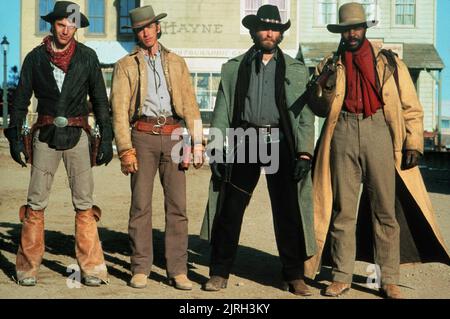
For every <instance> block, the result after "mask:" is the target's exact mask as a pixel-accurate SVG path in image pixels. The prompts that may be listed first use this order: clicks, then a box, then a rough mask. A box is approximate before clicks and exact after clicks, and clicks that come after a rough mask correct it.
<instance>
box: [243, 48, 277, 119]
mask: <svg viewBox="0 0 450 319" xmlns="http://www.w3.org/2000/svg"><path fill="white" fill-rule="evenodd" d="M276 61H277V53H275V54H274V55H273V57H272V59H270V60H269V62H268V63H267V65H264V63H263V62H262V61H261V68H260V72H259V73H258V74H257V73H256V66H255V63H254V61H253V63H252V71H251V74H250V83H249V88H248V92H247V96H246V99H245V110H244V117H243V120H244V121H247V122H250V123H252V124H254V125H258V126H263V125H274V126H277V125H278V124H279V120H280V114H279V112H278V108H277V104H276V98H275V72H276Z"/></svg>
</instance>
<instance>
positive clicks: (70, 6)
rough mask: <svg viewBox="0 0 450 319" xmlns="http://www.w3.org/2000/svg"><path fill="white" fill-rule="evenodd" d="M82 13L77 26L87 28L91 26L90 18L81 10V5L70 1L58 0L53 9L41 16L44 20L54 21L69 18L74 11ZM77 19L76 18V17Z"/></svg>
mask: <svg viewBox="0 0 450 319" xmlns="http://www.w3.org/2000/svg"><path fill="white" fill-rule="evenodd" d="M77 12H79V13H80V20H79V23H77V28H85V27H88V26H89V20H88V18H87V17H86V16H85V15H84V14H82V13H81V12H80V6H79V5H78V4H76V3H73V2H70V1H57V2H55V5H54V7H53V11H52V12H50V13H49V14H47V15H45V16H41V18H42V20H44V21H46V22H48V23H53V22H54V21H55V20H58V19H63V18H69V17H71V16H72V15H73V14H74V13H77ZM75 20H76V19H75Z"/></svg>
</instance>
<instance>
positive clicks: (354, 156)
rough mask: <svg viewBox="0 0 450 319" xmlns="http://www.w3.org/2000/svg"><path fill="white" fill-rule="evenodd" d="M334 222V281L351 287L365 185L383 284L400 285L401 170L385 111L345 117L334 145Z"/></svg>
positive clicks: (332, 250) (340, 123) (344, 113)
mask: <svg viewBox="0 0 450 319" xmlns="http://www.w3.org/2000/svg"><path fill="white" fill-rule="evenodd" d="M330 160H331V176H332V177H331V179H332V188H333V217H332V221H331V228H330V234H331V242H330V243H331V255H332V259H333V271H332V276H333V280H334V281H339V282H344V283H350V282H351V280H352V274H353V269H354V263H355V257H356V243H355V238H356V235H355V233H356V221H357V210H358V201H359V195H360V187H361V183H363V184H364V185H365V187H366V188H367V191H368V195H369V200H370V206H371V209H372V223H373V235H374V248H375V252H374V256H375V263H376V264H377V265H379V266H380V269H381V282H382V283H383V284H397V283H398V280H399V267H400V237H399V236H400V228H399V225H398V223H397V220H396V218H395V164H394V151H393V145H392V140H391V136H390V133H389V128H388V126H387V123H386V121H385V118H384V114H383V111H382V110H379V111H378V112H377V113H376V114H374V115H373V116H370V117H367V118H365V119H363V117H362V115H361V114H352V113H347V112H341V114H340V116H339V120H338V123H337V124H336V128H335V131H334V134H333V138H332V141H331V158H330Z"/></svg>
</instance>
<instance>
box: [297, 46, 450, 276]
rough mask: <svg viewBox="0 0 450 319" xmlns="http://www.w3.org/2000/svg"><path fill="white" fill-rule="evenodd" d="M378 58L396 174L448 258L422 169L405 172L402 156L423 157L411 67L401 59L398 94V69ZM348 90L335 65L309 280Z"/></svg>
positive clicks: (320, 244)
mask: <svg viewBox="0 0 450 319" xmlns="http://www.w3.org/2000/svg"><path fill="white" fill-rule="evenodd" d="M374 52H375V56H376V57H377V58H376V60H377V63H376V65H377V72H378V76H379V78H380V82H381V86H382V88H381V93H382V95H383V101H384V103H385V106H384V114H385V117H386V122H387V124H388V126H389V129H390V133H391V137H392V141H393V145H394V149H393V152H394V158H395V167H396V170H397V174H398V175H399V176H400V178H401V179H402V180H403V182H404V184H405V185H406V188H407V189H408V191H409V193H410V194H411V195H412V197H413V198H414V200H415V202H416V204H417V206H418V207H419V209H420V211H421V213H422V214H423V216H424V219H425V220H426V221H427V222H428V224H429V226H430V227H431V229H432V231H433V232H434V235H435V237H436V239H437V240H438V242H439V243H440V245H441V246H442V248H443V251H444V253H445V252H447V255H448V250H447V248H446V245H445V242H444V239H443V237H442V234H441V233H440V231H439V227H438V225H437V222H436V218H435V214H434V210H433V207H432V205H431V201H430V198H429V197H428V193H427V190H426V188H425V185H424V182H423V180H422V176H421V174H420V170H419V168H418V167H414V168H412V169H408V170H402V169H401V162H402V150H405V149H408V150H417V151H419V152H421V153H423V109H422V106H421V104H420V102H419V99H418V97H417V94H416V90H415V87H414V83H413V82H412V80H411V77H410V75H409V72H408V68H407V66H406V65H405V64H404V63H403V61H401V60H400V59H397V65H398V77H399V86H400V87H399V90H397V86H396V83H395V78H394V76H393V74H394V71H395V68H394V67H392V66H390V65H389V64H388V62H387V59H386V57H385V56H384V55H383V54H379V50H377V49H376V48H374ZM327 60H328V58H326V59H324V60H323V61H322V63H321V64H320V65H319V66H318V71H319V70H322V68H323V67H324V65H325V63H326V61H327ZM345 88H346V79H345V67H344V65H343V64H342V63H341V61H339V62H338V63H337V73H336V87H335V92H334V94H333V95H332V97H331V100H330V101H329V105H328V108H329V113H328V116H327V120H326V122H325V124H324V127H323V128H322V135H321V138H320V143H319V144H318V146H317V147H318V149H317V155H316V165H315V168H314V178H313V188H314V229H315V234H316V244H317V248H318V254H317V255H315V256H314V257H312V258H310V259H309V260H308V261H307V262H306V264H305V276H307V277H310V278H314V277H315V275H316V272H317V271H318V270H319V266H320V261H321V256H322V252H323V248H324V245H325V240H326V238H327V233H328V229H329V225H330V221H331V214H332V204H333V194H332V189H331V172H330V143H331V139H332V137H333V133H334V129H335V127H336V123H337V120H338V117H339V114H340V112H341V108H342V104H343V102H344V98H345ZM399 92H400V96H399ZM310 102H311V101H310ZM310 107H311V108H312V109H313V110H314V105H312V103H310ZM318 108H319V109H323V106H320V105H319V106H318Z"/></svg>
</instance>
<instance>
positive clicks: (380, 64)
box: [337, 43, 395, 84]
mask: <svg viewBox="0 0 450 319" xmlns="http://www.w3.org/2000/svg"><path fill="white" fill-rule="evenodd" d="M370 45H371V46H372V49H373V52H374V55H375V57H376V61H377V73H378V76H379V79H380V80H381V82H382V84H384V83H386V81H387V80H388V79H389V78H390V77H391V76H392V75H393V74H394V71H395V68H394V67H393V66H391V65H390V64H389V63H388V61H387V59H386V57H385V56H384V54H382V53H381V50H380V49H379V48H378V47H376V46H374V45H373V43H370ZM337 65H338V66H341V67H342V68H344V69H345V67H344V64H343V63H342V56H341V57H339V60H338V62H337Z"/></svg>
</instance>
